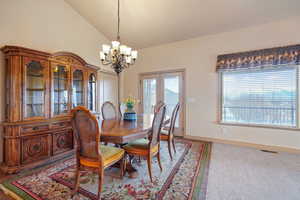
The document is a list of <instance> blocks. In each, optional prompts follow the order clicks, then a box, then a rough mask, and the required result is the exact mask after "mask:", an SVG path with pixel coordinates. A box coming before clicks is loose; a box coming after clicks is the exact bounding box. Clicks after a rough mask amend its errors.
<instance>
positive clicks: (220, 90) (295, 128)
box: [217, 65, 300, 131]
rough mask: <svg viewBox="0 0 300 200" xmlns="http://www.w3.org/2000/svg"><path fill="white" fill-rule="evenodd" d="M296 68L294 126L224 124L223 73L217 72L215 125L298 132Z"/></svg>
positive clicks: (299, 93) (299, 122)
mask: <svg viewBox="0 0 300 200" xmlns="http://www.w3.org/2000/svg"><path fill="white" fill-rule="evenodd" d="M295 67H296V71H297V72H296V92H297V94H296V102H297V103H296V126H281V125H268V124H247V123H238V122H236V123H232V122H224V121H223V119H222V116H223V111H222V110H223V109H222V105H223V72H218V109H217V124H219V125H225V126H238V127H249V128H269V129H281V130H292V131H299V130H300V121H299V119H300V112H299V111H300V110H299V107H300V97H299V95H300V91H299V89H300V80H299V79H300V74H299V73H300V69H299V68H300V65H295Z"/></svg>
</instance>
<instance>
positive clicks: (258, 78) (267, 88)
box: [222, 66, 298, 127]
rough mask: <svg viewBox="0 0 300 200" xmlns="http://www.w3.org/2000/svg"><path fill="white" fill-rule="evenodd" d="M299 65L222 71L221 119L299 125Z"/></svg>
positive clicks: (238, 121)
mask: <svg viewBox="0 0 300 200" xmlns="http://www.w3.org/2000/svg"><path fill="white" fill-rule="evenodd" d="M297 74H298V73H297V67H295V66H294V67H293V66H291V67H287V66H285V67H282V68H278V69H272V70H270V69H269V70H259V71H250V70H249V71H246V72H223V73H222V122H225V123H241V124H257V125H274V126H290V127H296V126H297V117H296V116H297V99H298V98H297V95H298V91H297V88H298V87H297V82H298V80H297V79H298V75H297Z"/></svg>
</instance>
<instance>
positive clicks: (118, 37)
mask: <svg viewBox="0 0 300 200" xmlns="http://www.w3.org/2000/svg"><path fill="white" fill-rule="evenodd" d="M117 40H118V41H120V0H118V36H117Z"/></svg>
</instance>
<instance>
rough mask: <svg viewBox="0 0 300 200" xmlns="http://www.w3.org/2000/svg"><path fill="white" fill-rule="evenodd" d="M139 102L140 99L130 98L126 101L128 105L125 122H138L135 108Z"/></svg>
mask: <svg viewBox="0 0 300 200" xmlns="http://www.w3.org/2000/svg"><path fill="white" fill-rule="evenodd" d="M138 102H139V100H138V99H136V98H134V97H132V96H129V97H128V98H126V99H125V101H124V104H125V105H126V110H125V113H124V119H125V120H136V112H135V111H134V106H135V104H137V103H138Z"/></svg>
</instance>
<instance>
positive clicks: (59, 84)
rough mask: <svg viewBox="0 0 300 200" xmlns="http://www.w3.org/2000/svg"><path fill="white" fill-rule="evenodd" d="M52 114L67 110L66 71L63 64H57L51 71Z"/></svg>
mask: <svg viewBox="0 0 300 200" xmlns="http://www.w3.org/2000/svg"><path fill="white" fill-rule="evenodd" d="M53 79H54V80H53V82H54V114H55V115H59V114H63V113H67V112H68V72H67V68H66V67H65V66H57V67H55V68H54V71H53Z"/></svg>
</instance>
